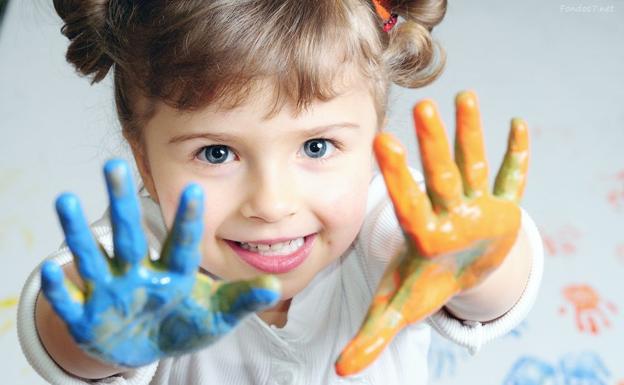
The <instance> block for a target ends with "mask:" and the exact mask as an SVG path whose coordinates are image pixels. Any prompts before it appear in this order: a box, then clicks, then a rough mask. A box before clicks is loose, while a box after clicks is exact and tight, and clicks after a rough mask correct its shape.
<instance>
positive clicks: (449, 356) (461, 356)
mask: <svg viewBox="0 0 624 385" xmlns="http://www.w3.org/2000/svg"><path fill="white" fill-rule="evenodd" d="M468 357H469V354H468V351H467V350H466V349H465V348H463V347H461V346H459V345H457V344H455V343H453V342H451V341H449V340H448V339H446V338H443V337H442V336H440V335H439V334H437V333H431V344H430V346H429V353H428V355H427V366H428V368H429V373H430V375H431V378H432V379H434V380H439V379H442V378H445V377H454V376H455V375H456V374H457V369H458V367H459V362H460V361H462V362H463V361H465V360H466V359H467V358H468Z"/></svg>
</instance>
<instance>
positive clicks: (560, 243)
mask: <svg viewBox="0 0 624 385" xmlns="http://www.w3.org/2000/svg"><path fill="white" fill-rule="evenodd" d="M581 235H582V234H581V231H580V230H579V229H578V228H576V227H574V226H572V225H565V226H563V227H561V228H559V229H558V230H557V231H555V232H548V231H542V237H543V240H544V249H545V250H546V254H548V255H549V256H556V255H571V254H575V253H576V250H577V242H578V241H579V239H580V238H581Z"/></svg>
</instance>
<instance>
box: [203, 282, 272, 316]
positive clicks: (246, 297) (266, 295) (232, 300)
mask: <svg viewBox="0 0 624 385" xmlns="http://www.w3.org/2000/svg"><path fill="white" fill-rule="evenodd" d="M215 295H216V297H217V301H218V302H217V303H218V304H219V308H218V309H216V310H218V311H220V312H221V313H222V314H223V315H224V320H226V321H227V322H228V323H231V324H233V323H236V322H238V321H239V320H240V319H241V318H243V317H245V316H246V315H248V314H250V313H254V312H257V311H260V310H264V309H266V308H269V307H272V306H274V305H275V304H276V303H277V301H279V299H280V296H281V285H280V282H279V279H277V278H276V277H274V276H272V275H262V276H259V277H257V278H254V279H251V280H246V281H235V282H224V283H220V284H219V288H218V289H217V290H216V293H215Z"/></svg>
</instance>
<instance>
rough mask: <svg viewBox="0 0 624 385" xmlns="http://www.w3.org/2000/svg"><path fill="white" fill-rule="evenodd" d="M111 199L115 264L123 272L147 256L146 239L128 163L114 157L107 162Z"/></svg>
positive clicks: (106, 172)
mask: <svg viewBox="0 0 624 385" xmlns="http://www.w3.org/2000/svg"><path fill="white" fill-rule="evenodd" d="M104 176H105V178H106V187H107V189H108V197H109V199H110V214H111V224H112V227H113V247H114V254H115V263H116V264H117V265H118V267H119V268H120V269H121V270H122V271H123V270H125V268H126V267H127V265H128V264H130V265H135V264H137V263H139V262H140V261H141V260H142V259H143V258H145V257H147V240H146V239H145V234H144V232H143V229H142V227H141V211H140V208H139V200H138V198H137V193H136V188H135V186H134V183H133V182H132V176H131V175H130V170H129V168H128V164H127V163H126V162H125V161H124V160H122V159H111V160H109V161H108V162H106V164H105V165H104Z"/></svg>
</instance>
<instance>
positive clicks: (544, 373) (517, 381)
mask: <svg viewBox="0 0 624 385" xmlns="http://www.w3.org/2000/svg"><path fill="white" fill-rule="evenodd" d="M555 376H556V372H555V368H554V367H553V366H552V365H550V364H549V363H547V362H544V361H542V360H540V359H539V358H536V357H530V356H525V357H520V359H518V361H516V363H515V364H514V365H513V367H512V368H511V370H510V371H509V374H508V375H507V377H506V378H505V381H504V382H503V384H504V385H545V384H555V383H556V382H555V378H556V377H555Z"/></svg>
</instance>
